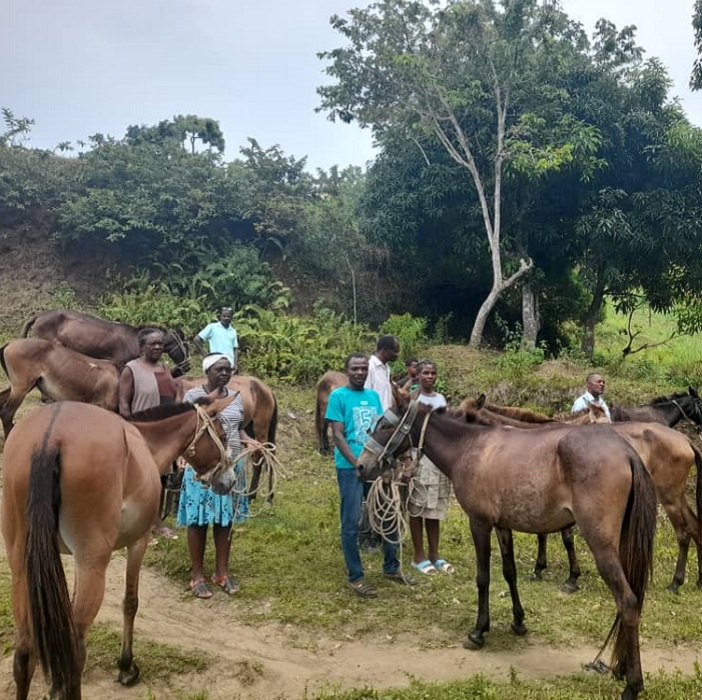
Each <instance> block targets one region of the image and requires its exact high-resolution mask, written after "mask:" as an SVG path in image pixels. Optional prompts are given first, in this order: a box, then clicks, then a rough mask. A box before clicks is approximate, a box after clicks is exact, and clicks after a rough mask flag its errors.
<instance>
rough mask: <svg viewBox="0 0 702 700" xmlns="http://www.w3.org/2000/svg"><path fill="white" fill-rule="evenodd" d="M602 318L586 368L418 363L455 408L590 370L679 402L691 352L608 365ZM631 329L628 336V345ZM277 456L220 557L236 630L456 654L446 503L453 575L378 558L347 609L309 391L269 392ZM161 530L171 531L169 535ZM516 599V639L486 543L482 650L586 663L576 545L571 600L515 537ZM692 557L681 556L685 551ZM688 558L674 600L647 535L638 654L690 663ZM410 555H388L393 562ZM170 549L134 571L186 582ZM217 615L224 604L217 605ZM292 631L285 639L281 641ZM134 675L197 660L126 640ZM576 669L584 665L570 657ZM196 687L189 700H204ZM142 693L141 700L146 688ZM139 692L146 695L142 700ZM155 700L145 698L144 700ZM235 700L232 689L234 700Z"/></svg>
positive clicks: (562, 363) (638, 392) (503, 690)
mask: <svg viewBox="0 0 702 700" xmlns="http://www.w3.org/2000/svg"><path fill="white" fill-rule="evenodd" d="M618 323H620V321H619V320H617V319H616V318H612V317H611V316H610V317H608V320H607V322H606V324H605V325H604V326H603V327H602V328H601V330H600V331H599V333H598V350H597V353H598V365H596V366H595V367H593V366H591V365H589V364H587V363H585V362H583V361H582V359H580V358H578V357H577V356H576V355H575V354H574V355H573V357H572V358H571V359H562V360H558V361H553V360H550V361H546V362H534V361H533V358H526V359H525V358H522V357H520V356H519V354H518V353H515V354H513V355H510V354H501V353H496V352H492V351H489V350H484V351H480V352H477V351H472V350H470V349H468V348H466V347H463V346H460V347H459V346H441V347H435V348H432V349H431V351H430V352H429V353H428V354H430V356H432V357H433V358H434V359H435V360H436V361H437V363H438V365H439V373H440V376H441V378H442V380H443V382H444V385H445V387H446V393H447V395H448V396H449V397H450V399H451V400H452V402H457V401H459V400H460V399H462V398H464V397H465V396H474V395H476V394H478V393H481V392H483V391H486V392H488V394H489V399H490V400H491V401H493V402H495V403H506V404H514V405H522V406H528V407H531V408H534V409H539V410H542V411H546V412H555V411H561V410H567V409H568V408H569V407H570V404H571V402H572V400H573V398H574V396H575V395H576V394H577V393H579V391H580V390H581V388H582V386H583V384H584V377H585V375H586V374H587V373H588V372H589V371H592V370H593V369H595V368H597V369H599V370H601V371H603V372H604V373H605V376H606V378H607V380H608V387H607V399H608V401H609V402H610V404H614V403H623V404H627V403H628V404H632V403H641V402H644V401H646V400H650V399H651V398H653V397H654V396H657V395H660V394H666V393H671V392H673V391H683V390H685V389H686V387H687V384H693V385H695V386H696V385H698V383H699V372H700V367H701V366H702V365H701V364H700V361H701V360H702V351H701V350H700V349H698V347H697V341H696V340H695V339H690V340H688V339H677V340H675V341H673V342H672V343H670V344H668V345H665V346H661V347H659V348H653V349H651V350H648V351H646V352H643V353H639V354H636V355H633V356H630V357H628V358H626V360H624V361H623V362H622V361H621V359H620V357H619V355H620V350H621V347H623V345H624V344H625V342H626V341H625V339H623V337H622V335H621V333H620V330H619V328H618V326H617V324H618ZM641 323H642V324H644V325H645V329H644V330H645V331H646V334H648V335H647V336H646V338H644V340H646V339H647V338H648V337H649V336H650V339H651V342H654V341H655V339H657V338H662V337H664V334H665V333H666V332H667V330H669V329H670V323H669V321H668V320H667V319H665V318H662V317H658V316H656V315H653V316H652V317H651V321H650V325H647V324H649V320H648V318H647V317H646V318H642V320H641ZM643 336H644V332H643V330H642V336H641V337H642V338H643ZM276 392H277V395H278V399H279V406H280V426H279V457H280V459H281V461H282V462H283V464H284V465H285V467H286V469H287V470H288V472H289V475H290V476H289V478H288V479H286V480H285V481H283V482H281V483H279V485H278V489H277V493H276V499H275V506H274V508H272V509H266V508H264V507H263V506H262V504H260V503H256V504H255V508H254V512H255V513H256V517H254V518H252V519H251V520H249V521H248V522H246V523H244V524H241V525H238V526H237V527H236V529H235V532H234V540H233V547H232V556H231V563H232V570H233V571H235V572H236V574H237V575H238V576H239V579H240V582H241V585H242V589H241V592H240V593H239V594H238V595H237V600H236V606H237V608H236V609H237V620H238V622H241V623H244V624H249V625H254V626H256V625H260V624H282V625H287V626H288V627H287V628H286V632H285V634H286V639H287V640H288V643H289V644H291V645H299V646H303V645H309V646H310V647H311V648H314V649H315V650H316V647H315V639H316V637H317V636H322V635H323V636H324V637H326V638H330V639H332V640H334V639H337V640H340V641H344V640H346V639H348V638H354V639H367V640H368V642H369V643H378V642H380V641H382V640H383V639H384V638H387V637H390V638H393V639H396V638H405V639H410V640H413V641H415V642H416V641H417V640H418V637H417V620H424V621H428V622H426V623H425V624H423V625H422V635H421V642H420V643H421V645H422V646H423V648H426V649H436V648H451V647H456V646H457V645H460V644H461V643H462V641H463V640H464V638H465V635H466V633H467V631H468V630H469V629H470V628H471V627H472V625H473V623H474V620H475V615H476V612H477V610H476V607H477V592H476V589H475V582H474V581H475V557H474V552H473V546H472V542H471V538H470V532H469V529H468V523H467V519H466V517H465V515H464V514H463V513H462V512H461V511H460V509H459V508H458V506H456V505H455V503H454V505H453V506H452V509H451V512H450V516H449V519H448V521H447V522H446V523H445V525H444V526H443V527H442V554H443V555H444V556H445V557H446V558H447V559H448V560H449V561H451V562H452V563H453V564H454V565H455V567H456V574H455V575H454V576H453V577H448V576H436V577H432V578H429V577H423V578H422V580H421V581H420V585H418V586H417V587H415V588H402V587H398V586H396V585H394V584H392V583H389V582H386V581H384V579H383V577H382V573H381V559H380V557H379V556H374V557H373V556H371V557H366V558H365V560H364V566H365V567H366V575H367V578H368V579H369V582H370V583H372V584H373V585H375V586H376V588H377V590H378V592H379V594H380V597H379V598H378V599H377V600H376V601H362V600H360V599H357V598H355V597H353V596H351V595H350V594H349V591H348V590H347V589H346V587H345V585H344V580H345V572H344V565H343V559H342V555H341V551H340V546H339V534H338V532H339V516H338V495H337V487H336V482H335V478H334V476H335V474H334V467H333V464H332V462H331V460H330V459H328V458H322V457H320V456H319V455H318V454H317V452H316V440H315V436H314V432H313V408H314V391H313V389H311V388H309V387H308V388H300V387H291V386H287V385H279V386H277V387H276ZM171 524H172V522H171ZM515 547H516V557H517V566H518V571H519V586H520V593H521V596H522V603H523V605H524V608H525V611H526V620H525V622H526V624H527V626H528V628H529V631H530V635H529V637H528V638H527V639H523V638H517V637H515V636H514V635H513V634H512V632H511V630H510V622H511V604H510V600H509V596H508V594H507V586H506V584H505V582H504V579H503V578H502V574H501V566H500V561H499V551H498V549H497V545H496V544H495V545H494V547H493V565H492V586H491V618H492V631H491V632H490V633H489V634H488V635H487V636H486V649H485V652H484V653H489V652H490V650H508V651H515V652H516V651H518V650H519V649H523V648H524V647H525V645H530V646H532V647H538V648H543V652H544V655H548V653H549V649H550V648H552V647H577V648H579V649H580V648H588V649H591V650H592V656H593V657H594V656H595V654H596V653H597V650H598V649H599V647H600V645H601V643H602V641H603V640H604V638H605V636H606V634H607V632H608V630H609V627H610V625H611V623H612V620H613V616H614V602H613V599H612V596H611V594H610V592H609V591H608V590H607V589H606V587H605V585H604V583H603V582H602V580H601V579H600V577H599V576H598V574H597V572H596V569H595V567H594V563H593V561H592V557H591V555H590V554H589V551H588V550H587V547H586V546H585V544H584V542H583V541H582V539H580V538H577V536H576V547H577V551H578V555H579V557H580V561H581V566H582V568H583V577H582V579H581V589H582V590H581V592H580V593H578V594H577V595H576V596H565V595H563V594H561V593H559V592H558V584H559V583H561V582H562V581H563V580H565V578H566V577H567V559H566V557H565V553H564V551H563V548H562V546H561V544H560V541H559V538H556V537H552V538H551V539H550V547H549V554H550V568H549V570H548V571H547V573H546V576H545V581H543V582H540V583H539V582H535V581H532V580H531V579H530V576H529V574H530V572H531V570H532V569H533V565H534V560H535V556H536V538H535V537H533V536H529V535H523V534H516V538H515ZM692 550H694V547H693V548H692ZM692 550H691V554H690V562H689V564H688V581H687V583H686V584H685V586H683V588H682V589H681V591H680V593H679V594H678V595H673V594H670V593H668V592H667V591H666V590H665V588H666V586H667V585H668V583H669V582H670V580H671V578H672V573H673V568H674V565H675V559H676V556H677V545H676V542H675V538H674V535H673V532H672V529H671V527H670V525H669V523H668V521H667V519H665V518H661V519H660V522H659V529H658V533H657V536H656V551H655V558H654V563H655V570H654V580H653V582H652V584H651V587H650V589H649V593H648V595H647V599H646V606H645V609H644V613H643V618H642V625H641V638H642V647H643V648H644V649H646V647H649V648H653V647H656V648H661V649H670V650H671V654H674V653H675V650H676V649H680V648H685V649H689V650H695V649H698V648H700V644H701V643H702V625H700V622H699V610H700V605H701V603H702V591H698V590H697V589H696V587H695V583H696V580H697V563H696V556H695V553H694V551H692ZM410 556H411V554H410V551H409V550H408V549H406V550H405V551H404V552H403V560H404V562H405V564H406V566H407V565H408V562H409V560H410ZM188 561H189V557H188V553H187V547H186V543H185V538H184V537H181V538H180V539H179V540H176V541H166V540H162V541H161V542H160V544H159V546H158V547H152V548H149V550H148V553H147V557H146V564H147V565H148V566H150V567H152V568H154V569H155V570H157V571H159V572H162V573H164V574H165V575H166V576H168V577H169V578H171V579H173V580H175V581H176V582H178V583H179V584H182V585H183V586H185V585H186V583H187V581H188V578H189V571H188V566H189V565H188ZM212 568H213V547H212V544H211V541H210V542H208V548H207V560H206V570H211V569H212ZM6 570H7V567H6V562H4V561H0V574H1V575H0V643H1V644H2V645H3V647H4V648H5V649H6V650H7V649H8V647H9V646H10V645H11V640H12V635H11V633H10V632H9V629H11V626H12V622H11V617H10V607H9V583H7V580H8V577H7V576H5V573H6ZM221 604H222V605H227V604H228V601H226V602H225V601H224V600H222V601H221ZM297 631H299V634H296V632H297ZM135 646H136V649H135V651H136V652H137V653H138V656H139V660H140V665H141V666H142V669H143V672H144V677H145V678H147V679H152V680H166V679H167V677H168V676H169V675H170V674H174V673H180V672H182V671H183V670H184V669H185V668H188V669H191V670H192V669H193V668H194V669H197V670H201V671H204V669H205V665H203V664H205V663H206V662H205V661H204V660H203V659H198V658H197V654H196V653H195V654H193V653H191V652H189V651H188V652H186V651H184V650H182V649H180V650H174V648H172V647H169V646H166V645H160V644H154V643H152V642H150V641H148V640H147V639H146V637H145V634H144V631H143V630H142V631H141V632H139V633H137V639H136V642H135ZM118 650H119V635H118V632H117V631H116V630H114V629H112V628H110V627H106V626H104V625H97V626H96V627H95V630H94V631H93V632H92V635H91V638H90V655H89V658H90V663H91V664H93V667H96V668H99V669H101V670H105V671H109V672H110V673H112V672H113V671H114V664H115V660H116V657H117V655H118V653H119V652H118ZM583 660H586V659H583ZM240 670H241V673H240V674H239V676H240V677H241V678H250V679H251V683H252V684H254V683H255V682H256V679H257V676H258V675H260V672H261V670H260V669H257V668H255V667H254V666H253V665H252V666H251V667H250V668H242V669H240ZM207 683H208V681H207V678H206V675H204V674H203V688H206V687H207ZM621 688H622V684H621V683H618V682H616V681H614V680H612V679H609V678H601V677H599V676H593V675H589V674H588V675H585V674H576V675H575V676H570V677H562V678H556V679H550V680H543V679H542V680H524V679H521V678H520V677H519V674H518V673H517V672H515V673H514V674H513V677H512V678H511V679H510V680H508V681H498V680H492V679H489V678H487V677H485V676H474V677H471V678H468V679H465V680H464V681H462V682H460V683H443V684H434V683H424V682H422V681H421V680H420V679H415V680H413V681H412V683H411V685H410V687H409V688H403V689H397V690H375V689H372V688H369V689H357V690H352V691H342V690H340V689H338V688H334V687H329V688H328V689H326V690H324V691H322V692H320V693H319V694H317V695H312V694H306V698H307V700H329V699H331V698H335V699H336V700H357V699H358V700H360V699H361V698H363V699H365V698H368V699H371V698H373V699H377V700H394V698H398V699H399V698H403V700H404V699H405V698H406V699H408V700H414V699H415V698H417V699H419V698H422V699H425V700H440V699H441V700H445V699H448V700H452V699H453V698H466V697H468V698H501V699H505V700H511V699H512V698H515V699H516V698H539V699H541V698H544V699H545V700H556V699H559V700H560V699H564V700H565V699H566V698H567V699H568V700H571V699H573V700H577V699H579V698H613V697H615V696H617V695H618V693H619V692H621ZM145 692H147V691H145ZM149 692H152V691H149ZM153 697H156V695H153ZM177 697H179V698H181V700H207V698H208V692H207V690H203V691H202V692H201V693H195V694H192V695H179V696H177ZM243 697H246V692H244V693H243ZM695 697H697V698H700V697H702V678H701V675H700V671H699V669H697V670H696V672H695V674H693V675H690V676H685V675H681V674H654V675H652V676H649V677H648V678H647V685H646V698H647V699H648V700H652V699H657V698H661V700H662V699H663V698H666V700H683V698H685V699H686V700H687V699H688V698H695Z"/></svg>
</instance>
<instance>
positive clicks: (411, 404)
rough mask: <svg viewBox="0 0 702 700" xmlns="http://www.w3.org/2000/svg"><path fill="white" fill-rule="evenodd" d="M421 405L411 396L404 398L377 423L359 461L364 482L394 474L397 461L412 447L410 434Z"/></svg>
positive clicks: (358, 471)
mask: <svg viewBox="0 0 702 700" xmlns="http://www.w3.org/2000/svg"><path fill="white" fill-rule="evenodd" d="M417 407H418V404H417V402H416V401H410V400H409V397H407V395H406V394H405V396H403V397H401V398H400V402H399V403H398V405H397V407H395V408H389V409H388V410H387V411H385V413H383V415H382V416H381V417H380V419H379V420H378V422H377V423H376V424H375V428H374V429H373V432H372V433H371V434H370V436H369V437H368V439H367V440H366V443H365V445H364V446H363V451H362V452H361V454H360V455H359V457H358V459H357V460H356V475H357V476H358V478H359V479H363V480H364V481H373V480H374V479H377V478H378V476H384V475H388V476H389V474H390V471H391V470H392V469H393V467H394V466H395V458H396V457H397V455H399V454H401V453H402V452H405V451H407V450H408V449H409V448H410V446H411V445H410V438H409V431H410V428H411V427H412V424H413V423H414V419H415V417H416V416H417Z"/></svg>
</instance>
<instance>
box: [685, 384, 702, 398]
mask: <svg viewBox="0 0 702 700" xmlns="http://www.w3.org/2000/svg"><path fill="white" fill-rule="evenodd" d="M687 391H688V393H689V394H690V396H692V397H693V398H694V399H699V398H700V395H699V394H698V393H697V389H693V388H692V387H691V386H689V387H687Z"/></svg>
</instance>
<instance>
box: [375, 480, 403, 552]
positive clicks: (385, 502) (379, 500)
mask: <svg viewBox="0 0 702 700" xmlns="http://www.w3.org/2000/svg"><path fill="white" fill-rule="evenodd" d="M366 504H367V508H368V521H369V523H370V526H371V528H372V530H373V531H374V532H377V533H378V534H379V535H380V536H381V537H382V538H383V539H384V540H385V541H386V542H389V543H390V544H397V545H400V546H401V545H402V542H403V540H404V539H406V537H407V533H408V531H409V526H408V524H407V521H406V520H405V518H404V514H403V508H402V496H401V494H400V483H399V482H397V481H394V480H393V481H389V482H385V481H383V477H381V476H379V477H378V478H377V479H376V480H375V481H374V482H373V483H372V484H371V487H370V489H369V490H368V496H367V497H366ZM400 558H401V557H400Z"/></svg>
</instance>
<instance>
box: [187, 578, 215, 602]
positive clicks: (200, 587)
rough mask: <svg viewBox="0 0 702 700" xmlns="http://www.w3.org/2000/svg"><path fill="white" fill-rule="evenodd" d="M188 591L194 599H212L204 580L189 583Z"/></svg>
mask: <svg viewBox="0 0 702 700" xmlns="http://www.w3.org/2000/svg"><path fill="white" fill-rule="evenodd" d="M190 590H191V591H192V592H193V595H194V596H195V597H196V598H202V599H207V598H211V597H212V591H211V590H210V589H209V588H208V586H207V584H206V583H205V579H204V578H199V579H198V580H197V581H191V582H190Z"/></svg>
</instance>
